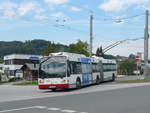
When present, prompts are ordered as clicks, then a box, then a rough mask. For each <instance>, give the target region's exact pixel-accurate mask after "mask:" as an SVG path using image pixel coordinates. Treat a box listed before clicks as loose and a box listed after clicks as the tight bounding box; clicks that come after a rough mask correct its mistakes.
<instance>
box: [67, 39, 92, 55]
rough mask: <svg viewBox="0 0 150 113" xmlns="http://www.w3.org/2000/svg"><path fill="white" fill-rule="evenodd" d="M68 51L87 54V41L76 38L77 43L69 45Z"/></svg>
mask: <svg viewBox="0 0 150 113" xmlns="http://www.w3.org/2000/svg"><path fill="white" fill-rule="evenodd" d="M69 52H70V53H77V54H84V55H86V56H89V52H88V43H87V42H82V41H81V40H78V41H77V43H74V44H70V45H69Z"/></svg>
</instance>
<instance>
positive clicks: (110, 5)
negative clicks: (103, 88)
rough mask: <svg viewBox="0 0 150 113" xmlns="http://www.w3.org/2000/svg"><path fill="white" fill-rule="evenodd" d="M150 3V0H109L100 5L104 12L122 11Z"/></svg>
mask: <svg viewBox="0 0 150 113" xmlns="http://www.w3.org/2000/svg"><path fill="white" fill-rule="evenodd" d="M149 1H150V0H107V1H106V2H104V3H102V4H100V6H99V8H100V9H103V10H104V11H120V10H125V9H127V8H128V7H130V6H132V5H139V4H142V3H146V2H149Z"/></svg>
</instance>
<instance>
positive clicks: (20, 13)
mask: <svg viewBox="0 0 150 113" xmlns="http://www.w3.org/2000/svg"><path fill="white" fill-rule="evenodd" d="M43 12H44V9H43V8H42V7H41V6H40V4H39V3H38V2H32V1H29V2H21V3H16V2H0V17H1V18H8V19H10V18H15V19H20V18H21V19H23V17H29V18H30V16H33V17H35V19H38V20H41V19H42V18H43V19H44V17H42V15H43V14H42V13H43ZM33 17H32V18H33ZM26 19H27V18H26Z"/></svg>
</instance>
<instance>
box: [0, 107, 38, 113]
mask: <svg viewBox="0 0 150 113" xmlns="http://www.w3.org/2000/svg"><path fill="white" fill-rule="evenodd" d="M35 108H37V106H32V107H24V108H17V109H10V110H3V111H0V113H7V112H11V111H20V110H27V109H35Z"/></svg>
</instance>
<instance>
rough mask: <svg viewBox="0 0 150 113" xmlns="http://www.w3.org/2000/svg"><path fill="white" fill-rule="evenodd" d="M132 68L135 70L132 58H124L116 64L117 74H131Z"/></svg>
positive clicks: (134, 62)
mask: <svg viewBox="0 0 150 113" xmlns="http://www.w3.org/2000/svg"><path fill="white" fill-rule="evenodd" d="M134 70H136V61H134V60H125V61H122V62H120V63H119V65H118V74H121V75H132V74H133V71H134Z"/></svg>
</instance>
